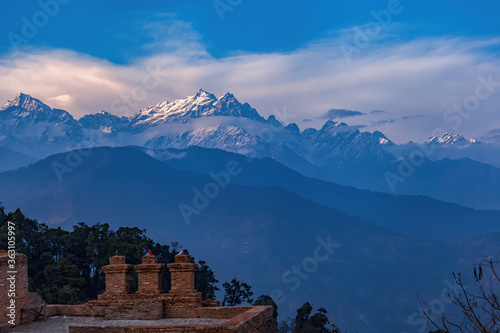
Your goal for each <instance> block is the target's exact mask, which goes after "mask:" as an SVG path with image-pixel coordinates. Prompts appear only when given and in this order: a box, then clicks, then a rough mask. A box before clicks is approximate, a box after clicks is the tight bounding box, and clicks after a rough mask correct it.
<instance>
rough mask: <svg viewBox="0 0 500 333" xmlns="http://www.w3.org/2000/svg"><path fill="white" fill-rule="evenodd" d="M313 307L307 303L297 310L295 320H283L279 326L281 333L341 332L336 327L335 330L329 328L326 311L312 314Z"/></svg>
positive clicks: (322, 309) (321, 310)
mask: <svg viewBox="0 0 500 333" xmlns="http://www.w3.org/2000/svg"><path fill="white" fill-rule="evenodd" d="M312 311H313V306H312V305H311V304H310V303H309V302H306V303H304V304H303V305H302V306H301V307H300V308H298V309H297V315H296V316H295V320H293V319H291V318H288V319H286V320H282V321H281V322H280V323H279V325H278V332H279V333H310V332H314V333H330V332H333V333H338V332H340V331H339V330H338V329H337V328H336V327H334V328H333V329H330V328H328V326H329V325H330V323H329V322H328V317H327V316H326V313H327V311H326V309H325V308H319V309H318V311H317V312H316V313H315V314H313V315H312V316H311V314H312Z"/></svg>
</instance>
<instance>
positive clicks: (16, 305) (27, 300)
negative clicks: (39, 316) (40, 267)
mask: <svg viewBox="0 0 500 333" xmlns="http://www.w3.org/2000/svg"><path fill="white" fill-rule="evenodd" d="M11 260H13V261H11ZM10 264H13V265H14V266H13V267H11V266H10ZM0 295H1V296H0V327H1V326H3V325H7V326H12V325H11V324H15V325H20V324H21V310H22V309H23V308H28V307H32V306H42V305H43V304H45V302H44V301H43V300H42V298H41V297H40V296H39V295H38V294H37V293H32V292H29V291H28V260H27V258H26V256H25V255H24V254H19V253H15V254H14V253H11V254H9V253H7V252H6V251H0ZM37 310H40V308H37ZM25 316H26V317H23V322H22V323H26V322H27V321H28V320H27V314H25ZM31 318H32V320H33V319H34V318H35V317H33V314H32V317H31Z"/></svg>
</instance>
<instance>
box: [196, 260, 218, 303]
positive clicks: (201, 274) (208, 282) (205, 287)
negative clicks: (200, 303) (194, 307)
mask: <svg viewBox="0 0 500 333" xmlns="http://www.w3.org/2000/svg"><path fill="white" fill-rule="evenodd" d="M194 278H195V288H196V290H198V291H199V292H201V296H202V297H203V299H215V292H216V291H217V290H219V288H218V287H217V285H216V283H218V282H219V280H217V279H216V278H215V274H214V272H213V271H212V270H211V269H210V267H208V265H207V263H206V262H205V261H203V260H200V261H198V269H197V270H196V272H195V274H194Z"/></svg>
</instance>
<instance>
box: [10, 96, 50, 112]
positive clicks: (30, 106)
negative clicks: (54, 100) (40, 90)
mask: <svg viewBox="0 0 500 333" xmlns="http://www.w3.org/2000/svg"><path fill="white" fill-rule="evenodd" d="M10 108H20V109H23V110H25V111H29V112H31V111H46V110H50V107H49V106H48V105H46V104H44V103H42V102H41V101H40V100H38V99H36V98H33V97H31V96H30V95H27V94H23V93H20V94H18V95H17V96H16V97H15V98H14V99H11V100H8V101H7V103H6V104H5V105H4V106H3V107H2V108H1V109H0V111H4V110H7V109H10Z"/></svg>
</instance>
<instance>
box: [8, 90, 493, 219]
mask: <svg viewBox="0 0 500 333" xmlns="http://www.w3.org/2000/svg"><path fill="white" fill-rule="evenodd" d="M288 118H291V117H290V116H287V114H286V113H285V114H283V115H277V117H276V116H273V115H272V116H270V117H268V119H264V118H263V117H261V116H260V115H259V113H258V112H257V110H255V109H254V108H252V107H251V106H250V105H249V104H248V103H244V104H242V103H240V102H239V101H238V100H237V99H236V98H235V97H234V95H232V94H230V93H227V94H225V95H223V96H221V97H219V98H217V97H215V96H214V95H213V94H211V93H208V92H206V91H204V90H200V91H198V92H197V93H196V94H195V95H193V96H189V97H187V98H185V99H179V100H175V101H173V102H168V101H164V102H160V103H158V104H156V105H154V106H150V107H147V108H144V109H143V110H140V111H138V112H137V113H136V114H134V115H132V116H130V117H123V116H122V117H119V116H116V115H113V114H110V113H108V112H106V111H100V112H98V113H96V114H89V115H85V116H84V117H82V118H80V119H78V120H75V119H74V118H73V117H72V116H71V114H69V113H68V112H67V111H64V110H59V109H52V108H50V107H49V106H47V105H46V104H44V103H42V102H41V101H40V100H37V99H35V98H33V97H31V96H29V95H25V94H19V95H18V96H16V97H15V98H14V99H12V100H10V101H8V102H7V104H5V105H4V106H3V107H2V108H0V146H3V147H5V148H7V149H9V150H11V151H14V152H17V153H22V154H23V156H22V157H21V156H19V157H18V158H17V159H16V158H15V157H12V158H11V159H9V160H10V161H11V162H9V163H11V164H12V165H11V166H9V165H7V164H3V165H1V166H0V170H12V169H14V168H16V167H18V166H23V165H27V164H28V163H30V162H32V160H37V159H40V158H44V157H47V156H49V155H51V154H55V153H60V152H65V151H70V150H72V149H77V148H89V147H99V146H112V147H116V146H128V145H134V146H140V147H144V148H147V149H150V150H161V149H169V148H175V149H186V148H188V147H193V146H196V147H203V148H214V149H220V150H225V151H228V152H233V153H238V154H241V155H245V156H247V157H259V158H262V157H269V158H272V159H274V160H275V161H277V162H280V163H282V164H284V165H286V166H288V167H289V168H291V169H293V170H295V171H298V172H299V173H301V174H303V175H305V176H308V177H313V178H317V179H320V180H326V181H329V182H335V183H338V184H343V185H349V186H354V187H357V188H361V189H370V190H374V191H379V192H386V193H391V194H408V195H425V196H430V197H433V198H436V199H440V200H443V201H448V202H452V203H457V204H460V205H463V206H467V207H471V208H477V209H500V168H499V166H500V160H498V161H497V160H496V159H497V158H498V159H500V157H499V156H500V154H498V150H499V146H495V145H492V144H486V143H481V142H479V141H478V140H475V139H465V138H464V137H463V136H461V135H460V134H453V133H443V134H442V135H440V136H436V137H432V138H429V140H427V141H426V142H424V143H422V144H415V143H413V142H410V143H408V144H404V145H396V144H394V143H393V142H392V141H391V140H390V139H389V138H387V137H386V136H385V135H384V134H383V133H381V132H378V131H375V132H373V133H370V132H362V131H360V129H359V128H357V127H352V126H349V125H347V124H345V123H339V122H334V121H331V120H328V121H327V122H326V123H325V124H324V125H323V126H322V127H321V128H320V129H314V128H308V129H305V130H303V131H301V130H300V129H299V127H298V126H297V125H296V124H295V123H292V122H291V120H292V119H288ZM429 151H431V153H427V152H429ZM415 152H417V155H418V156H421V155H423V156H422V158H421V161H419V162H418V165H417V166H416V167H413V166H412V165H411V163H414V162H413V161H412V160H411V159H410V160H409V157H410V156H412V154H413V155H414V153H415ZM422 152H424V153H422ZM469 152H470V153H469ZM26 156H27V157H28V158H26ZM455 156H457V157H460V158H454V157H455ZM495 156H496V157H495ZM408 168H409V169H410V170H408ZM413 169H414V170H413ZM457 179H461V180H462V181H460V182H457Z"/></svg>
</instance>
